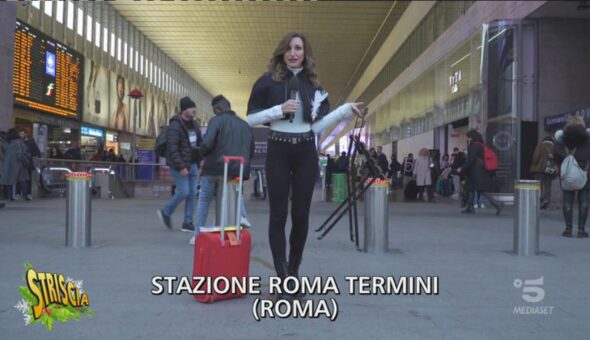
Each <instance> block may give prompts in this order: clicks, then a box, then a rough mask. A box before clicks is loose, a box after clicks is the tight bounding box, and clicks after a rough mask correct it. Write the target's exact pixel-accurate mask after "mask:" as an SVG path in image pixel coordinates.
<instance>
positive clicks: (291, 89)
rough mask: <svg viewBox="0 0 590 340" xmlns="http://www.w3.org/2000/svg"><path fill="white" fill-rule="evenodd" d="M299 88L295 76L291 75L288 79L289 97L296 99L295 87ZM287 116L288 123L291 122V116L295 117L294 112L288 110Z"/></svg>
mask: <svg viewBox="0 0 590 340" xmlns="http://www.w3.org/2000/svg"><path fill="white" fill-rule="evenodd" d="M298 88H299V82H298V79H297V76H292V77H291V79H289V99H293V100H297V89H298ZM287 115H288V116H289V123H293V118H295V112H289V113H288V114H287Z"/></svg>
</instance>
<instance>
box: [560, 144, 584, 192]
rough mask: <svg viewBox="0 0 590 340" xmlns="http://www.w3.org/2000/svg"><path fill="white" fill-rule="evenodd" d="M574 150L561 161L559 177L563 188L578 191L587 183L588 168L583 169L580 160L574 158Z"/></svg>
mask: <svg viewBox="0 0 590 340" xmlns="http://www.w3.org/2000/svg"><path fill="white" fill-rule="evenodd" d="M575 152H576V149H575V148H574V151H573V152H571V153H570V154H569V155H568V156H567V157H566V158H565V159H564V160H563V162H562V163H561V169H560V174H559V179H560V180H561V188H562V189H563V190H566V191H577V190H580V189H582V188H583V187H584V186H585V185H586V181H587V180H588V177H587V175H586V170H582V168H580V165H579V164H578V161H576V159H575V158H574V153H575Z"/></svg>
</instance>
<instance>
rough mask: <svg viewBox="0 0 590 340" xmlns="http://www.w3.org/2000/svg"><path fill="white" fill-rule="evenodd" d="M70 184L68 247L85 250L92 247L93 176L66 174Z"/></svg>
mask: <svg viewBox="0 0 590 340" xmlns="http://www.w3.org/2000/svg"><path fill="white" fill-rule="evenodd" d="M66 180H67V183H68V190H67V198H66V246H67V247H73V248H84V247H89V246H90V219H91V204H90V203H91V198H92V193H91V192H90V185H91V183H92V174H89V173H87V172H72V173H68V174H66Z"/></svg>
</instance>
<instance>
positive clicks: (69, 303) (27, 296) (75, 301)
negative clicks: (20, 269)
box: [14, 262, 94, 330]
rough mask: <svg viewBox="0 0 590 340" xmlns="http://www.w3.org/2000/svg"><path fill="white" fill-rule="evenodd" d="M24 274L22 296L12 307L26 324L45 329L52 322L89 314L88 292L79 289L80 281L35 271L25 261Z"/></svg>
mask: <svg viewBox="0 0 590 340" xmlns="http://www.w3.org/2000/svg"><path fill="white" fill-rule="evenodd" d="M25 269H26V273H25V276H24V277H23V280H24V281H25V282H26V284H27V285H26V286H20V287H19V290H20V293H21V295H22V297H23V298H22V299H21V300H20V301H19V302H18V303H17V304H16V305H15V306H14V308H16V309H17V310H18V311H19V312H21V313H22V314H23V319H24V321H25V325H32V324H35V323H37V322H41V323H42V324H43V325H44V326H45V327H46V328H47V329H48V330H52V329H53V323H54V322H55V321H59V322H67V321H69V320H70V319H75V320H80V316H81V315H83V314H84V315H87V316H92V315H94V312H93V311H92V309H90V307H88V306H89V305H90V300H89V298H88V294H87V293H85V292H84V290H83V289H82V285H83V283H84V281H83V280H74V279H72V278H70V277H68V278H65V276H64V275H63V274H56V273H42V272H37V271H36V270H35V268H33V266H32V265H31V264H30V263H28V262H25Z"/></svg>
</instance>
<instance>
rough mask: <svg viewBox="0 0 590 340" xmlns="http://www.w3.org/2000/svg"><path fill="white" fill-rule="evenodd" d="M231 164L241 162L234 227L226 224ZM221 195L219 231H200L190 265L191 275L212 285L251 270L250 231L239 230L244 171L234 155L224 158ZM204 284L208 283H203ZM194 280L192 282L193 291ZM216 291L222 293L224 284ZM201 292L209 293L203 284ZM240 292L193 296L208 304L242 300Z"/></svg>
mask: <svg viewBox="0 0 590 340" xmlns="http://www.w3.org/2000/svg"><path fill="white" fill-rule="evenodd" d="M231 161H239V162H240V178H239V186H238V191H239V192H238V203H237V213H236V221H235V226H232V227H228V223H227V215H228V214H227V197H228V188H227V187H228V185H227V180H228V165H229V162H231ZM223 162H224V163H225V164H224V170H223V194H222V196H223V197H222V202H223V203H222V205H221V225H220V226H219V227H218V228H202V229H201V231H200V232H199V234H198V235H197V238H196V240H195V254H194V264H193V276H197V277H205V278H207V277H210V278H211V282H213V281H214V280H215V278H217V277H221V276H223V277H225V278H227V280H228V281H229V282H231V281H232V279H234V278H237V279H239V280H240V282H241V280H243V279H245V278H247V277H248V274H249V270H250V244H251V238H250V232H249V231H248V230H245V229H244V230H241V227H240V223H239V219H240V215H241V214H240V206H241V202H240V201H239V200H241V199H242V178H243V172H244V163H245V162H244V158H243V157H237V156H224V157H223ZM205 282H207V280H205ZM195 285H196V281H193V288H194V287H195ZM219 288H220V289H221V290H225V286H224V284H223V282H221V283H220V285H219ZM200 290H203V291H206V290H208V286H207V284H206V283H205V284H203V285H202V286H201V287H200ZM241 296H242V292H239V291H237V292H234V293H231V290H230V293H228V294H224V295H220V294H217V293H216V292H211V294H195V295H194V297H195V299H196V300H197V301H199V302H203V303H210V302H214V301H217V300H224V299H230V298H236V297H241Z"/></svg>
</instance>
